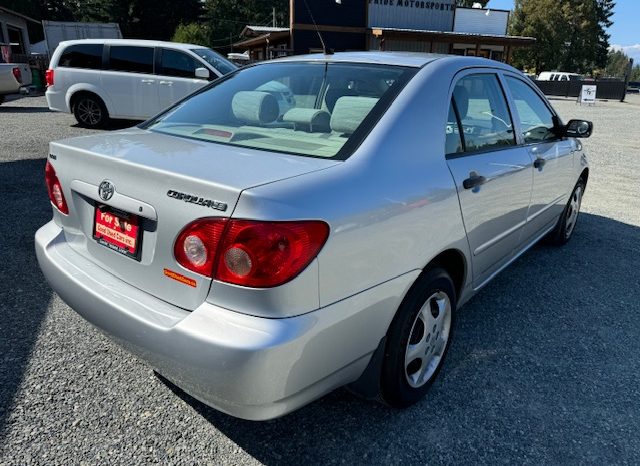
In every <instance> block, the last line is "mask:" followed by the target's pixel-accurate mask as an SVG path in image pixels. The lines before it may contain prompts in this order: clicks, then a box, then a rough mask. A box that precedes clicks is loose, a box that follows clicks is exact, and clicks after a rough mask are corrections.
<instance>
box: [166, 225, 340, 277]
mask: <svg viewBox="0 0 640 466" xmlns="http://www.w3.org/2000/svg"><path fill="white" fill-rule="evenodd" d="M328 236H329V226H328V225H327V224H326V223H324V222H320V221H297V222H259V221H252V220H225V219H202V220H197V221H195V222H193V223H191V224H189V225H187V227H186V228H185V229H184V230H183V231H182V232H181V233H180V235H179V236H178V239H177V240H176V244H175V246H174V254H175V257H176V260H177V261H178V263H179V264H181V265H182V266H183V267H185V268H187V269H189V270H192V271H194V272H198V273H201V274H203V275H207V276H210V277H213V278H215V279H217V280H220V281H223V282H226V283H233V284H236V285H241V286H250V287H254V288H269V287H273V286H278V285H282V284H283V283H286V282H288V281H290V280H292V279H293V278H295V277H296V276H297V275H298V274H299V273H300V272H302V271H303V270H304V269H305V268H306V267H307V266H308V265H309V263H310V262H311V261H312V260H313V259H314V258H315V257H316V256H317V255H318V253H319V252H320V249H322V246H323V245H324V243H325V242H326V240H327V237H328Z"/></svg>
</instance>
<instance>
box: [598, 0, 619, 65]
mask: <svg viewBox="0 0 640 466" xmlns="http://www.w3.org/2000/svg"><path fill="white" fill-rule="evenodd" d="M615 6H616V3H615V2H614V1H613V0H597V1H596V14H597V20H598V46H597V52H596V65H597V66H598V67H600V68H604V67H605V66H606V65H607V58H608V54H609V45H610V44H609V39H610V38H611V35H610V34H609V33H608V32H607V29H608V28H610V27H611V26H612V25H613V21H612V20H611V17H612V16H613V8H614V7H615Z"/></svg>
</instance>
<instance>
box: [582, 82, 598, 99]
mask: <svg viewBox="0 0 640 466" xmlns="http://www.w3.org/2000/svg"><path fill="white" fill-rule="evenodd" d="M597 89H598V86H595V85H593V84H583V85H582V91H580V103H581V104H595V103H596V90H597Z"/></svg>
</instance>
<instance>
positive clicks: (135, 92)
mask: <svg viewBox="0 0 640 466" xmlns="http://www.w3.org/2000/svg"><path fill="white" fill-rule="evenodd" d="M236 68H237V66H236V65H234V64H233V63H231V62H230V61H228V60H227V59H225V58H224V57H222V56H221V55H219V54H218V53H216V52H214V51H213V50H211V49H208V48H206V47H203V46H200V45H192V44H178V43H173V42H159V41H147V40H128V39H89V40H72V41H67V42H61V43H60V45H59V46H58V48H56V51H55V52H54V53H53V56H52V58H51V65H50V67H49V69H48V70H47V73H46V81H47V93H46V95H47V103H48V105H49V108H50V109H51V110H55V111H59V112H67V113H73V114H74V116H75V117H76V120H77V121H78V123H79V124H80V125H81V126H85V127H90V128H95V127H100V126H104V125H105V124H106V123H107V122H108V121H109V119H110V118H118V119H128V120H146V119H147V118H150V117H152V116H154V115H156V114H158V113H160V112H161V111H162V110H164V109H165V108H167V107H169V106H171V105H173V104H174V103H176V102H177V101H179V100H180V99H183V98H184V97H186V96H187V95H189V94H191V93H193V92H195V91H197V90H199V89H201V88H202V87H204V86H205V85H206V84H207V83H208V82H209V81H211V80H213V79H216V78H218V77H220V76H222V75H224V74H227V73H229V72H231V71H234V70H235V69H236Z"/></svg>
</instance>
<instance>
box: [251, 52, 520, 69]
mask: <svg viewBox="0 0 640 466" xmlns="http://www.w3.org/2000/svg"><path fill="white" fill-rule="evenodd" d="M441 59H446V60H447V61H448V62H459V63H460V66H478V67H482V66H484V67H491V68H503V69H509V70H511V69H512V68H511V67H510V66H508V65H505V64H504V63H500V62H497V61H494V60H489V59H487V58H479V57H464V56H459V55H442V54H437V53H421V52H381V51H369V52H337V53H333V54H322V53H315V54H310V55H293V56H290V57H283V58H278V59H276V60H269V61H267V62H263V63H269V62H309V61H319V62H327V63H370V64H377V65H391V66H408V67H414V68H422V67H423V66H425V65H427V64H428V63H431V62H434V61H436V60H441Z"/></svg>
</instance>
